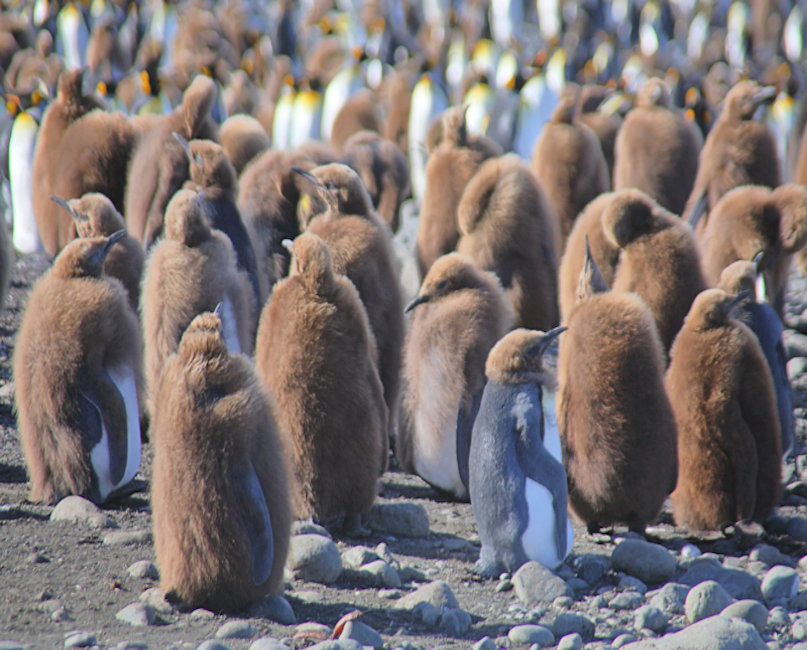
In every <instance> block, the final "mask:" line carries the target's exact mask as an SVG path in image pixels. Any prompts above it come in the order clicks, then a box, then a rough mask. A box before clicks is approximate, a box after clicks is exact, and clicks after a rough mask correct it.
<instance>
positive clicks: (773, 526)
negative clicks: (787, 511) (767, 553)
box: [762, 514, 790, 535]
mask: <svg viewBox="0 0 807 650" xmlns="http://www.w3.org/2000/svg"><path fill="white" fill-rule="evenodd" d="M789 521H790V520H789V519H788V518H787V517H783V516H782V515H776V514H773V515H771V516H770V517H768V518H767V519H766V520H765V521H764V522H762V525H763V526H765V530H767V531H768V532H769V533H773V534H774V535H784V534H785V533H786V532H787V524H788V522H789Z"/></svg>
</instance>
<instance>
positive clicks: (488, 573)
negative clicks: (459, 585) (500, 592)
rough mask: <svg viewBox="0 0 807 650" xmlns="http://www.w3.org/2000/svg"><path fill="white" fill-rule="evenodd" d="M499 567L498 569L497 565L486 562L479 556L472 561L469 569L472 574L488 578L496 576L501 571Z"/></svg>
mask: <svg viewBox="0 0 807 650" xmlns="http://www.w3.org/2000/svg"><path fill="white" fill-rule="evenodd" d="M499 569H500V567H499V566H497V565H496V564H493V563H491V562H487V561H485V560H483V559H482V558H481V557H480V558H479V559H478V560H477V561H476V562H474V565H473V567H471V571H472V572H473V573H474V574H476V575H478V576H481V577H483V578H488V579H493V578H497V577H498V576H499V574H500V573H501V571H500V570H499Z"/></svg>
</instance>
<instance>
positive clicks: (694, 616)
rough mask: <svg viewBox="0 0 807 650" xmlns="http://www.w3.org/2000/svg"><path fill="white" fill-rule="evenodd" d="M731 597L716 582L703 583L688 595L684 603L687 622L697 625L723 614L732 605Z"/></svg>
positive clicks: (707, 581) (693, 588)
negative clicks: (710, 617)
mask: <svg viewBox="0 0 807 650" xmlns="http://www.w3.org/2000/svg"><path fill="white" fill-rule="evenodd" d="M731 600H732V599H731V596H730V595H729V594H728V592H727V591H726V590H725V589H723V587H722V586H721V585H720V584H719V583H717V582H715V581H714V580H706V581H704V582H701V583H699V584H697V585H695V586H694V587H692V589H690V590H689V593H688V594H687V599H686V601H685V602H684V612H685V614H686V619H687V622H689V623H695V622H696V621H699V620H701V619H703V618H708V617H709V616H713V615H715V614H718V613H720V612H722V611H723V610H724V609H725V608H726V607H728V606H729V605H730V604H731Z"/></svg>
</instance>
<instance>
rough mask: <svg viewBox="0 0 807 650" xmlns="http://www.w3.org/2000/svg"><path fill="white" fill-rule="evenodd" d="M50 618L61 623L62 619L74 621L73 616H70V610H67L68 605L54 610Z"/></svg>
mask: <svg viewBox="0 0 807 650" xmlns="http://www.w3.org/2000/svg"><path fill="white" fill-rule="evenodd" d="M50 620H51V621H53V622H54V623H61V622H62V621H72V620H73V617H72V616H70V612H68V611H67V608H66V607H59V608H58V609H54V610H53V613H52V614H51V615H50Z"/></svg>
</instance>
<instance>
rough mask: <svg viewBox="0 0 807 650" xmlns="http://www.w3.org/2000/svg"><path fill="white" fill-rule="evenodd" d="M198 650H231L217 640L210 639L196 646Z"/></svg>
mask: <svg viewBox="0 0 807 650" xmlns="http://www.w3.org/2000/svg"><path fill="white" fill-rule="evenodd" d="M196 650H230V646H228V645H226V644H224V643H222V642H221V641H216V640H215V639H208V640H207V641H202V642H201V643H200V644H199V645H198V646H196Z"/></svg>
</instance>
